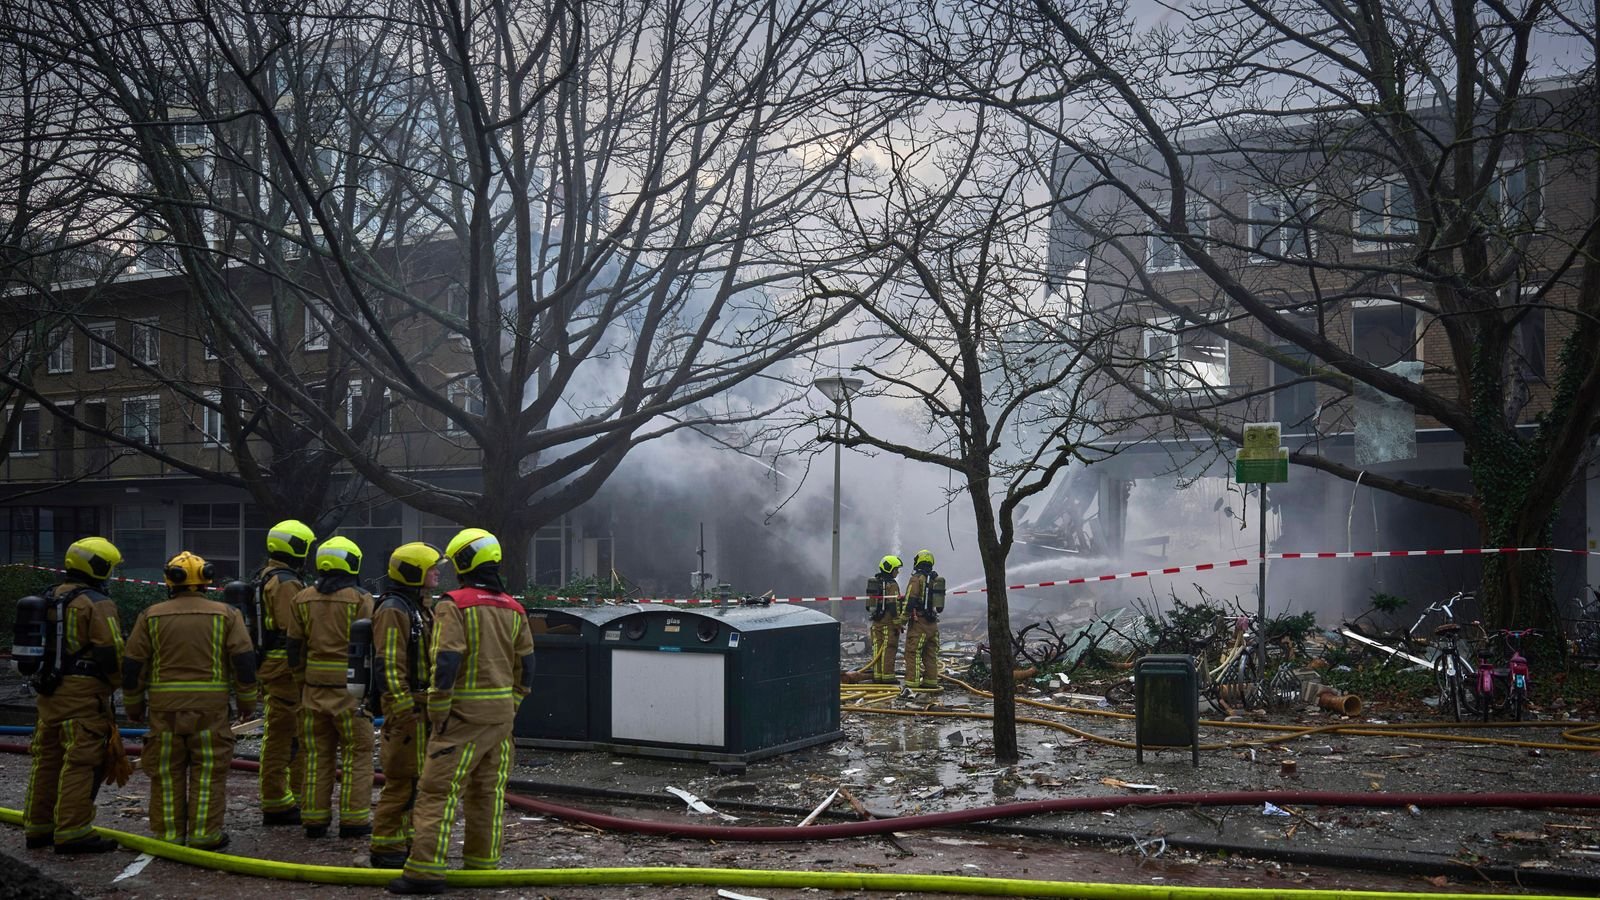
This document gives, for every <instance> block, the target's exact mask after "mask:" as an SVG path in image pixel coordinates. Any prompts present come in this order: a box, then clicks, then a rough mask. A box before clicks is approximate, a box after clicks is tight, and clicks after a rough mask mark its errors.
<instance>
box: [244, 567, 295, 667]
mask: <svg viewBox="0 0 1600 900" xmlns="http://www.w3.org/2000/svg"><path fill="white" fill-rule="evenodd" d="M256 584H258V585H260V586H261V587H260V590H261V632H262V640H261V646H260V647H257V648H256V650H257V651H259V652H260V654H261V657H262V658H263V659H281V660H287V659H288V656H289V649H288V634H287V632H288V629H289V620H290V619H292V618H294V598H295V597H296V596H297V595H298V594H299V593H300V592H301V591H303V590H305V587H306V586H305V585H304V584H303V583H302V582H301V580H300V573H299V572H296V571H295V570H293V569H291V568H289V567H288V566H286V565H284V564H283V563H282V562H279V561H278V560H275V559H270V560H267V564H266V565H264V566H262V567H261V570H260V571H259V572H257V573H256ZM285 664H287V663H285Z"/></svg>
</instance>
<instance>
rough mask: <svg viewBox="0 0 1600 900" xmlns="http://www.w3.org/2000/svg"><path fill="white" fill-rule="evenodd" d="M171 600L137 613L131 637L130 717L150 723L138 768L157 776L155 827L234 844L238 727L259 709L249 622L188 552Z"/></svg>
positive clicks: (175, 836) (127, 665)
mask: <svg viewBox="0 0 1600 900" xmlns="http://www.w3.org/2000/svg"><path fill="white" fill-rule="evenodd" d="M163 573H164V575H165V576H166V581H167V591H168V593H169V594H170V595H171V598H170V599H168V600H164V601H162V602H160V603H157V604H155V605H154V606H151V607H150V608H148V609H146V610H145V611H144V612H141V613H139V618H137V619H135V620H134V623H133V630H132V631H130V632H129V633H128V652H127V656H126V658H125V659H124V660H123V664H122V696H123V701H124V702H125V703H126V704H127V708H128V718H129V719H130V720H132V721H134V722H140V721H143V720H144V719H145V718H146V716H148V718H149V720H150V733H149V734H148V735H146V737H145V741H144V755H143V756H142V757H141V758H140V764H141V766H142V767H143V768H144V771H145V774H146V775H148V776H149V777H150V830H151V831H152V832H153V833H154V834H155V835H156V837H158V838H161V839H162V840H164V841H170V842H172V843H175V844H188V845H189V846H190V847H195V848H198V849H202V850H220V849H222V848H223V847H225V846H227V844H228V833H227V832H226V831H224V830H223V813H224V811H225V810H226V808H227V804H228V767H229V764H230V763H232V762H233V730H232V729H231V728H230V727H229V723H228V693H229V692H230V691H231V692H232V693H233V695H234V698H235V703H236V704H237V709H238V714H239V718H240V719H247V718H249V717H250V716H251V715H252V714H253V713H254V712H255V708H256V653H255V648H254V647H253V646H251V644H250V635H249V633H248V632H247V631H246V630H245V625H244V616H243V615H241V614H240V612H239V610H237V609H235V608H234V607H232V606H229V605H227V604H225V603H219V602H217V601H215V600H211V599H208V598H207V597H206V595H205V589H206V588H207V587H208V586H210V584H211V582H212V580H213V573H212V569H211V564H210V563H208V562H206V561H205V560H203V559H201V558H200V557H198V556H196V555H194V554H193V553H190V552H188V551H187V550H186V551H184V552H182V553H179V554H178V555H177V556H174V557H173V558H172V559H171V561H169V562H168V563H167V565H166V568H165V569H164V570H163Z"/></svg>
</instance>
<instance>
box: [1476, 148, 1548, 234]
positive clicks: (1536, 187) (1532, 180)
mask: <svg viewBox="0 0 1600 900" xmlns="http://www.w3.org/2000/svg"><path fill="white" fill-rule="evenodd" d="M1541 174H1542V173H1541V171H1540V166H1539V163H1538V162H1537V161H1532V162H1526V161H1523V160H1512V161H1509V162H1504V163H1502V164H1501V165H1500V169H1499V171H1498V172H1497V173H1496V175H1495V179H1494V180H1493V181H1491V182H1490V183H1489V196H1488V204H1489V208H1488V210H1486V212H1488V214H1489V215H1490V217H1492V220H1493V221H1496V222H1498V223H1500V224H1502V225H1505V226H1507V227H1511V228H1516V227H1519V226H1520V227H1527V226H1530V225H1536V224H1538V223H1539V222H1540V221H1542V220H1543V218H1544V184H1543V181H1542V179H1541V177H1540V176H1541Z"/></svg>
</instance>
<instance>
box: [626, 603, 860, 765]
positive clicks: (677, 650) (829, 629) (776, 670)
mask: <svg viewBox="0 0 1600 900" xmlns="http://www.w3.org/2000/svg"><path fill="white" fill-rule="evenodd" d="M602 647H603V648H604V649H605V651H606V652H607V654H608V656H609V661H610V664H609V665H608V666H607V667H606V668H607V673H606V677H608V678H609V691H608V696H609V714H608V726H607V728H606V733H605V744H604V746H605V747H606V748H607V749H612V750H616V751H619V752H625V753H638V754H643V755H649V756H665V757H671V758H676V759H699V760H706V761H710V762H749V761H751V760H755V759H761V758H763V757H767V756H775V755H777V754H780V753H787V752H789V751H791V750H798V749H800V748H802V747H809V746H812V745H815V744H822V743H827V742H829V741H834V740H838V739H839V738H842V737H844V732H843V731H841V730H840V728H839V623H838V622H837V621H836V620H835V619H833V618H832V617H831V616H828V615H825V614H823V613H821V612H818V611H816V610H812V609H806V608H804V607H799V606H788V605H770V606H729V607H710V608H702V609H681V608H673V607H645V608H644V609H642V610H641V611H639V612H635V613H631V614H629V615H626V616H623V617H621V618H619V619H617V620H616V621H615V622H612V623H611V624H610V625H609V626H608V627H607V628H606V632H605V635H604V640H603V641H602Z"/></svg>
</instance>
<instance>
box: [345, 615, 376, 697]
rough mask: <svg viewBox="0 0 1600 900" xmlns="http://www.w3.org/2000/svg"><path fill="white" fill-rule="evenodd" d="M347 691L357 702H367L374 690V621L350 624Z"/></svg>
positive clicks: (356, 621) (359, 620)
mask: <svg viewBox="0 0 1600 900" xmlns="http://www.w3.org/2000/svg"><path fill="white" fill-rule="evenodd" d="M344 686H345V690H347V691H349V692H350V696H352V697H354V698H356V699H357V700H365V699H367V697H368V695H369V694H370V693H371V690H372V620H371V619H357V620H355V621H354V622H351V623H350V655H349V657H348V660H347V661H346V664H345V671H344Z"/></svg>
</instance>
